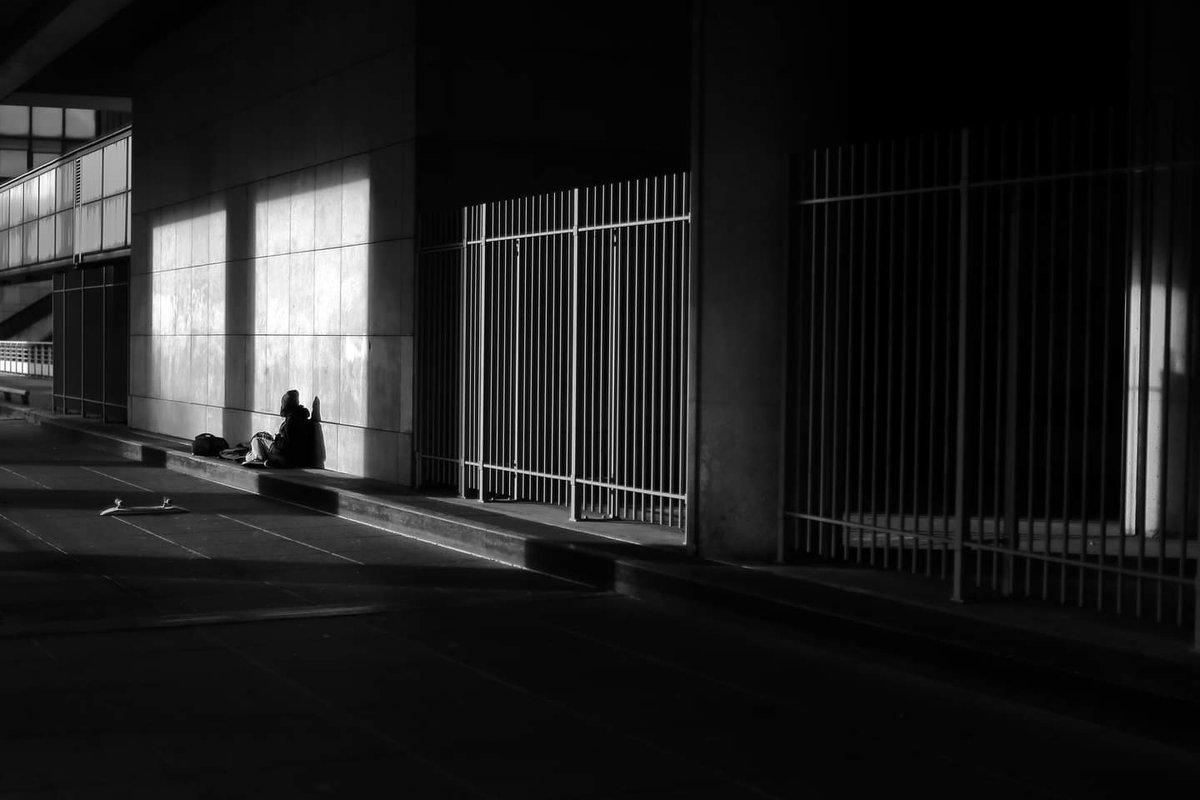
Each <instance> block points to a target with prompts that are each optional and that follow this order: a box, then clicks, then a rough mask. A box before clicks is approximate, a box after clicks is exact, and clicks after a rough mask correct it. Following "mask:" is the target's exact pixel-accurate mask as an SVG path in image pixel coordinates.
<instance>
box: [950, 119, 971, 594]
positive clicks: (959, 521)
mask: <svg viewBox="0 0 1200 800" xmlns="http://www.w3.org/2000/svg"><path fill="white" fill-rule="evenodd" d="M970 135H971V134H970V131H969V130H968V129H967V128H963V131H962V171H961V174H960V178H959V190H958V191H959V195H958V197H959V199H958V220H959V222H958V224H959V231H958V237H959V239H958V241H959V245H958V248H959V249H958V255H959V259H958V376H957V378H958V400H957V402H956V404H955V406H956V408H957V414H956V420H955V437H954V438H955V448H954V451H955V452H954V468H955V478H954V506H955V510H954V516H955V522H954V540H953V542H954V544H953V546H954V578H953V580H954V586H953V589H952V590H951V594H950V599H951V601H953V602H955V603H961V602H963V592H962V578H963V536H964V534H965V532H966V525H967V504H966V497H965V492H966V485H967V475H966V451H967V413H966V412H967V335H968V332H969V329H968V324H967V314H968V308H967V301H968V293H967V279H968V274H967V273H968V270H967V266H968V265H967V259H968V250H967V245H968V227H967V223H968V217H967V201H968V189H969V184H968V181H969V180H970V160H969V157H970Z"/></svg>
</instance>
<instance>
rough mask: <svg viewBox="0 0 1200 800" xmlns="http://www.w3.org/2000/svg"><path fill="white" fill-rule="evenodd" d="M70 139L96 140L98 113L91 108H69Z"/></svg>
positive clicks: (67, 115) (68, 131)
mask: <svg viewBox="0 0 1200 800" xmlns="http://www.w3.org/2000/svg"><path fill="white" fill-rule="evenodd" d="M66 117H67V138H68V139H95V138H96V112H95V111H94V110H92V109H90V108H68V109H67V113H66Z"/></svg>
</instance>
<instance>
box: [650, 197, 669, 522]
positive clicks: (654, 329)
mask: <svg viewBox="0 0 1200 800" xmlns="http://www.w3.org/2000/svg"><path fill="white" fill-rule="evenodd" d="M653 187H654V190H653V192H652V194H651V196H652V197H653V198H654V206H653V208H652V211H653V210H657V208H658V203H659V199H660V194H659V193H660V192H665V190H666V182H665V181H664V183H663V186H662V187H661V188H660V187H659V185H658V178H655V179H654V181H653ZM664 205H665V204H664ZM660 230H661V228H660V227H659V226H657V225H656V226H654V227H653V228H650V232H651V234H652V235H651V242H652V246H651V253H652V254H653V255H652V256H651V258H650V279H649V280H650V294H651V301H650V315H651V323H650V331H651V334H652V336H653V338H652V339H651V347H650V395H651V404H652V405H651V410H650V413H651V422H652V435H651V437H650V485H651V486H655V487H660V488H662V487H665V485H666V483H665V482H664V481H663V475H662V465H663V459H664V455H665V450H664V448H663V440H662V437H663V435H664V433H665V429H664V427H663V407H662V397H663V391H662V389H663V388H665V387H664V384H663V376H662V365H663V362H662V360H661V359H660V358H659V354H660V352H662V346H663V344H664V343H663V337H662V335H661V327H662V324H661V323H662V320H661V319H660V311H661V310H662V309H660V308H659V305H660V304H661V303H664V302H665V300H666V298H665V297H660V296H659V272H660V269H659V264H660V262H661V261H662V259H663V253H662V252H661V251H660V249H659V248H660V243H659V238H658V235H659V231H660ZM665 244H666V243H665V242H663V243H662V245H663V246H665ZM663 355H664V356H665V355H666V354H665V353H663ZM662 517H663V508H662V504H661V503H660V504H658V505H656V506H654V507H653V508H652V509H651V512H650V522H652V523H658V524H660V525H661V524H662V521H663V518H662Z"/></svg>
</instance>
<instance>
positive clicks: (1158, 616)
mask: <svg viewBox="0 0 1200 800" xmlns="http://www.w3.org/2000/svg"><path fill="white" fill-rule="evenodd" d="M1164 138H1165V139H1166V142H1167V152H1166V162H1167V164H1168V167H1167V169H1166V170H1164V172H1163V179H1164V180H1165V181H1166V189H1165V198H1164V201H1163V203H1162V204H1161V205H1159V204H1158V202H1157V200H1153V201H1151V202H1152V203H1153V205H1152V206H1151V207H1152V208H1156V209H1158V208H1161V209H1162V210H1163V211H1165V213H1166V217H1167V220H1166V223H1165V224H1166V231H1165V235H1164V237H1163V239H1164V242H1165V249H1166V251H1167V255H1166V259H1164V260H1165V265H1164V270H1165V272H1166V275H1165V277H1164V281H1163V282H1164V284H1165V286H1164V290H1163V298H1164V301H1163V306H1164V308H1163V334H1162V342H1163V354H1162V365H1161V367H1160V373H1161V375H1162V389H1161V393H1160V395H1159V397H1160V398H1161V401H1160V402H1161V406H1162V411H1161V412H1160V416H1161V423H1160V424H1161V429H1160V433H1159V441H1161V442H1162V445H1161V446H1160V447H1159V452H1158V455H1159V463H1158V464H1157V467H1158V475H1159V487H1158V498H1157V501H1158V535H1157V536H1156V539H1157V540H1158V541H1157V542H1156V544H1157V545H1158V548H1157V549H1158V558H1157V559H1156V561H1157V565H1156V567H1155V573H1156V574H1157V579H1156V580H1155V582H1154V620H1155V622H1162V616H1163V583H1164V579H1165V577H1166V576H1165V567H1166V555H1167V548H1166V540H1167V530H1168V525H1167V492H1168V491H1169V489H1170V486H1171V482H1170V479H1169V476H1170V472H1169V470H1170V460H1169V457H1170V452H1171V406H1172V402H1171V388H1172V379H1171V325H1172V320H1173V318H1174V314H1173V312H1174V306H1175V302H1174V296H1175V212H1174V205H1175V171H1174V165H1173V163H1172V162H1174V160H1175V108H1174V106H1171V113H1170V114H1168V115H1167V124H1166V132H1165V134H1164ZM1180 539H1181V540H1182V539H1183V535H1182V532H1181V534H1180ZM1181 545H1182V541H1181ZM1142 548H1143V550H1144V549H1145V542H1142ZM1182 549H1183V548H1182V546H1181V547H1180V551H1181V558H1182ZM1138 568H1139V570H1140V569H1141V564H1140V563H1139V565H1138ZM1140 596H1141V595H1140V593H1139V597H1140Z"/></svg>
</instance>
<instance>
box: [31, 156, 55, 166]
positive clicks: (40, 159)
mask: <svg viewBox="0 0 1200 800" xmlns="http://www.w3.org/2000/svg"><path fill="white" fill-rule="evenodd" d="M56 158H58V153H34V154H33V166H35V167H40V166H41V165H42V164H49V163H50V162H51V161H53V160H54V159H56Z"/></svg>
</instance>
